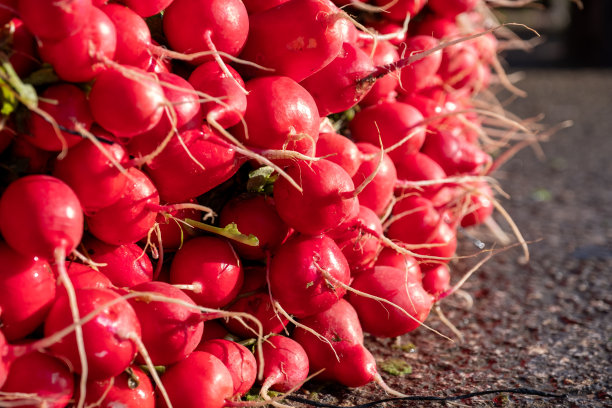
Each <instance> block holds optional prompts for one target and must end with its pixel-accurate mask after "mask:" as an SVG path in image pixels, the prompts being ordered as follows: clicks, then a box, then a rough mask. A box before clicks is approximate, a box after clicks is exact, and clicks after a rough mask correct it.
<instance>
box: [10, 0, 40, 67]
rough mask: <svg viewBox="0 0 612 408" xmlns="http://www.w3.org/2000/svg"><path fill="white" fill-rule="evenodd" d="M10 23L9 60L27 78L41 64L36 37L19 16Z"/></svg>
mask: <svg viewBox="0 0 612 408" xmlns="http://www.w3.org/2000/svg"><path fill="white" fill-rule="evenodd" d="M0 13H1V11H0ZM0 19H1V17H0ZM10 24H11V25H10V31H9V32H10V35H11V37H10V38H11V48H12V50H11V53H10V57H9V62H10V63H11V65H12V66H13V69H14V70H15V72H16V73H17V75H19V77H20V78H26V77H27V76H28V75H30V74H31V73H32V72H33V71H34V70H35V69H36V68H37V67H38V66H39V65H40V61H39V59H38V57H37V52H36V39H35V38H34V36H33V35H32V33H30V31H29V30H27V29H26V27H25V26H24V25H23V22H22V21H21V20H19V19H18V18H14V19H12V20H11V21H10Z"/></svg>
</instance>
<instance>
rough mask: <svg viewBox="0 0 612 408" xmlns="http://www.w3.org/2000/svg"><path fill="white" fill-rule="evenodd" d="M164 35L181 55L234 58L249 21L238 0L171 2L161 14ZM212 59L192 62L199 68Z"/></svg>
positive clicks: (175, 0) (245, 37)
mask: <svg viewBox="0 0 612 408" xmlns="http://www.w3.org/2000/svg"><path fill="white" fill-rule="evenodd" d="M163 28H164V34H165V35H166V38H167V39H168V43H169V44H170V46H171V47H172V49H173V50H175V51H178V52H181V53H197V52H202V51H214V52H217V51H219V52H223V53H226V54H229V55H231V56H236V55H238V54H239V53H240V51H241V50H242V48H243V46H244V44H245V41H246V40H247V34H249V37H250V33H249V18H248V15H247V11H246V8H245V7H244V4H242V1H240V0H174V1H173V2H172V4H170V5H169V6H168V8H166V10H165V11H164V18H163ZM207 59H208V60H210V59H212V57H207V58H204V57H202V58H198V59H196V60H194V61H192V62H193V63H195V64H201V63H202V62H204V60H207Z"/></svg>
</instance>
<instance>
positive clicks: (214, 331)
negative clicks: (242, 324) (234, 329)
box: [200, 319, 231, 344]
mask: <svg viewBox="0 0 612 408" xmlns="http://www.w3.org/2000/svg"><path fill="white" fill-rule="evenodd" d="M228 336H231V335H230V334H229V332H228V331H227V329H226V328H225V327H223V325H222V324H221V323H220V322H219V321H218V319H214V320H207V321H206V327H205V330H204V334H203V335H202V342H201V343H200V344H202V343H204V342H206V341H209V340H214V339H223V338H227V337H228Z"/></svg>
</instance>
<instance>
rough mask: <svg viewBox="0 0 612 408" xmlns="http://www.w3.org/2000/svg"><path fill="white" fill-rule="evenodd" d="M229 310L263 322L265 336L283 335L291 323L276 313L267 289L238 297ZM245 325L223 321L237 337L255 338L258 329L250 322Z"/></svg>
mask: <svg viewBox="0 0 612 408" xmlns="http://www.w3.org/2000/svg"><path fill="white" fill-rule="evenodd" d="M227 310H228V311H230V312H241V313H248V314H250V315H253V316H254V317H256V318H257V319H258V320H259V321H260V322H261V325H262V329H263V334H264V335H268V334H278V333H281V332H282V331H283V330H285V328H286V327H287V326H288V323H289V320H287V318H286V317H284V316H282V315H281V314H280V313H277V312H276V310H275V308H274V306H273V304H272V301H271V299H270V293H269V292H268V290H267V289H266V290H259V291H256V292H255V293H252V294H247V295H244V296H240V297H238V298H237V299H236V301H234V302H232V303H230V304H229V305H228V306H227ZM245 323H246V326H245V325H244V324H243V323H242V322H240V321H238V320H236V319H228V320H226V321H223V324H224V326H225V327H227V329H228V330H229V331H230V332H231V333H233V334H235V335H236V336H238V337H241V338H245V339H248V338H253V337H255V335H256V333H257V327H256V326H255V325H254V324H253V323H251V322H250V321H245ZM207 324H208V323H207Z"/></svg>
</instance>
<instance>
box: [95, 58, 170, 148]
mask: <svg viewBox="0 0 612 408" xmlns="http://www.w3.org/2000/svg"><path fill="white" fill-rule="evenodd" d="M129 70H130V74H129V76H128V74H127V73H125V72H122V71H119V70H117V69H108V70H106V71H103V72H101V73H100V74H99V75H98V76H97V78H96V81H95V82H94V84H93V86H92V87H91V91H90V93H89V106H90V109H91V113H92V114H93V117H94V119H95V120H96V122H97V123H98V124H99V125H100V126H102V127H103V128H104V129H106V130H108V131H109V132H111V133H112V134H114V135H115V136H117V137H127V138H129V137H133V136H135V135H137V134H139V133H143V132H146V131H148V130H151V129H152V128H153V127H154V126H155V125H156V124H157V123H158V122H159V121H160V120H161V117H162V115H163V114H164V106H165V105H166V101H167V100H166V97H165V95H164V91H163V89H162V87H161V85H160V84H159V82H158V79H157V78H155V76H154V75H153V74H149V73H146V72H145V71H143V70H140V69H138V68H134V67H131V68H130V69H129ZM117 95H121V98H117Z"/></svg>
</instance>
